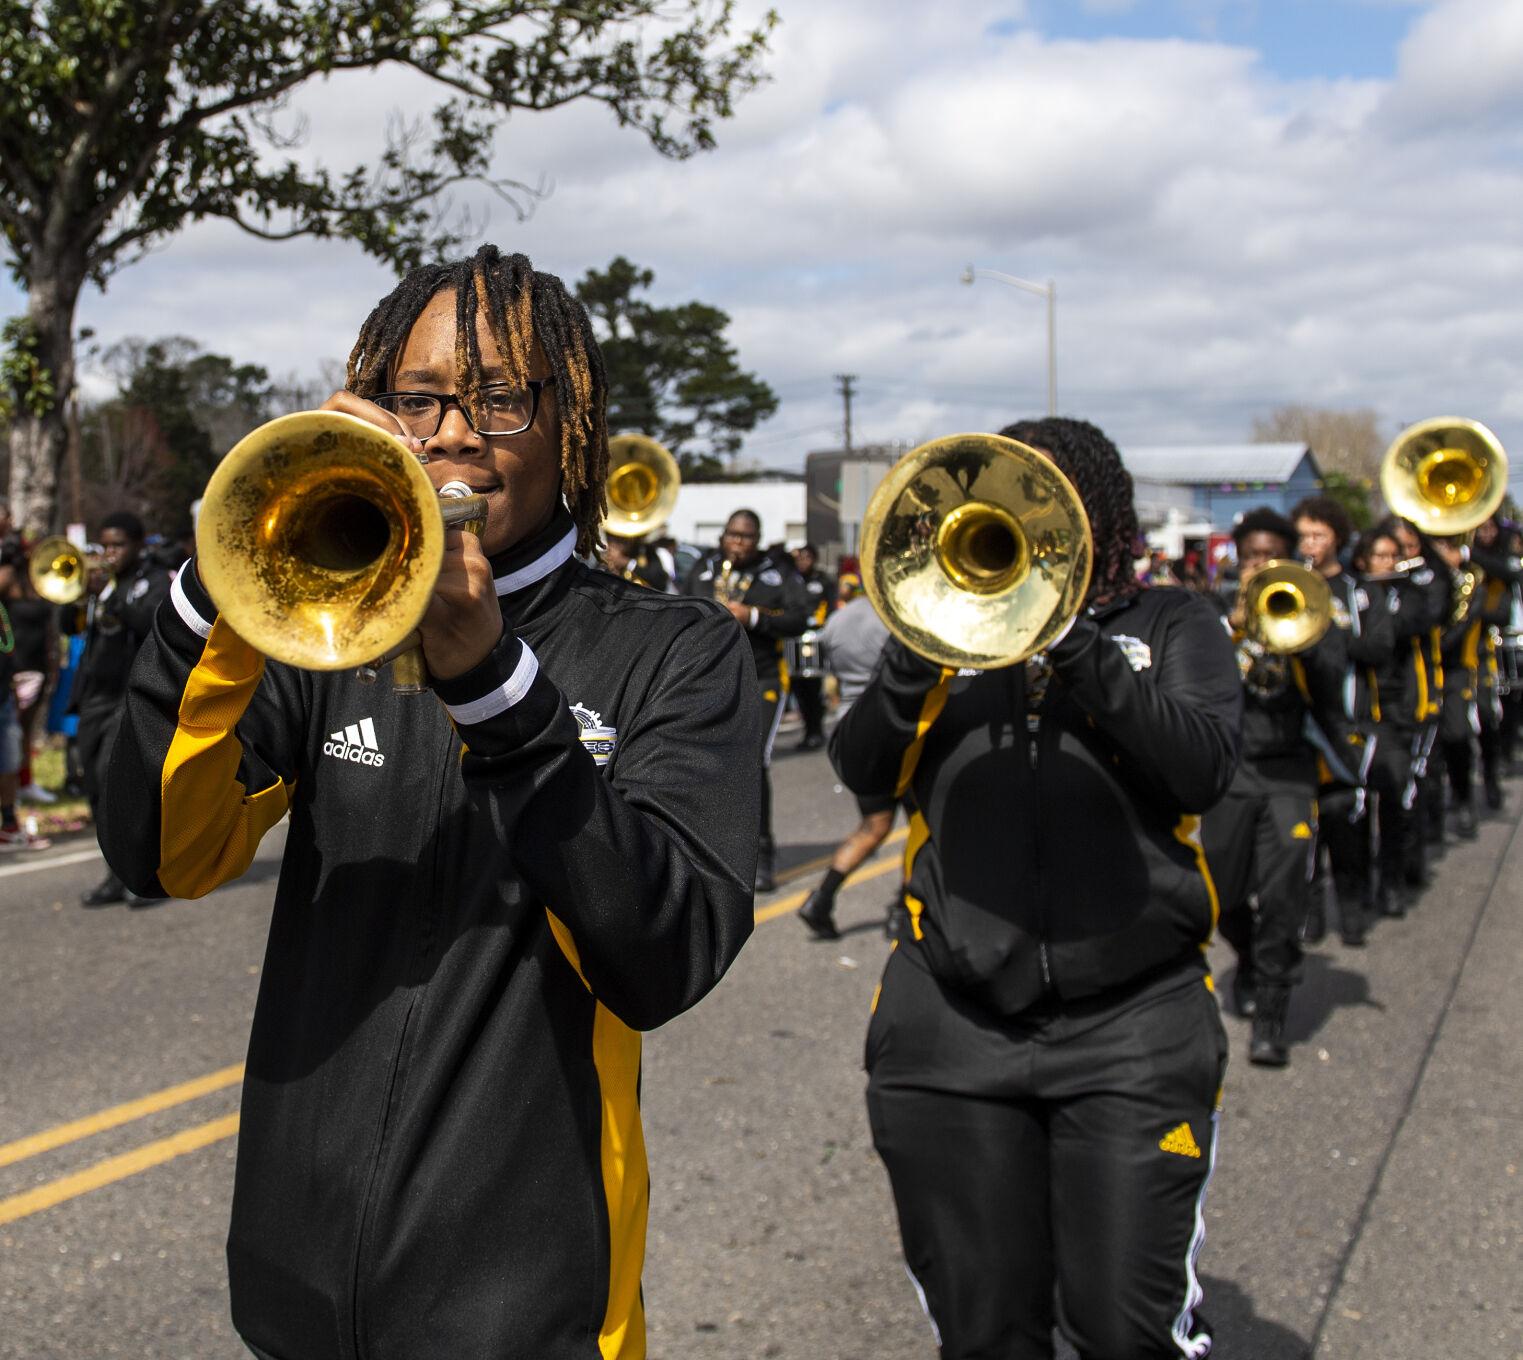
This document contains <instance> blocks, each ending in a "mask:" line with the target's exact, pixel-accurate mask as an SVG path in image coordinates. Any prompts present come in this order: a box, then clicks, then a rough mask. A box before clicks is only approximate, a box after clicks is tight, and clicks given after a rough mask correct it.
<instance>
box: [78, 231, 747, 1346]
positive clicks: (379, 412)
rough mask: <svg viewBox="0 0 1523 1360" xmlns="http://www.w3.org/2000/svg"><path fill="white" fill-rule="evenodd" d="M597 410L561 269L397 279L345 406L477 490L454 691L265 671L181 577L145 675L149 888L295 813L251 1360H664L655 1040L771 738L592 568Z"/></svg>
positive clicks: (456, 619) (248, 1208)
mask: <svg viewBox="0 0 1523 1360" xmlns="http://www.w3.org/2000/svg"><path fill="white" fill-rule="evenodd" d="M606 402H607V380H606V378H605V375H604V368H603V362H602V359H601V356H600V354H599V352H598V348H597V345H596V342H595V340H594V337H593V331H592V328H591V325H590V323H589V320H588V317H587V314H586V312H585V310H584V309H583V308H582V306H581V304H580V303H579V302H577V301H576V300H575V299H574V298H573V297H572V295H571V294H570V292H569V291H568V290H567V289H566V287H565V285H564V284H563V283H562V282H561V281H560V280H559V279H557V278H555V277H554V276H552V275H549V274H544V273H539V272H536V271H535V270H534V269H533V268H532V267H531V266H530V263H529V261H528V260H527V259H526V258H525V257H524V256H522V255H504V254H500V253H499V252H498V251H497V249H496V248H495V247H492V246H486V247H483V248H482V249H481V250H480V251H479V252H477V254H476V255H475V256H474V257H472V258H470V259H466V260H461V261H457V262H455V263H450V264H440V265H428V266H424V267H422V268H419V269H416V270H414V271H413V272H412V273H410V274H409V275H407V277H406V278H404V279H403V281H402V282H401V284H400V285H399V286H398V287H397V289H396V290H395V291H394V292H392V293H391V294H390V295H389V296H387V297H386V298H384V299H382V301H381V302H380V304H379V305H378V306H377V307H376V309H375V310H374V311H373V312H372V313H371V315H370V317H369V318H368V319H367V320H366V322H365V324H364V326H363V328H362V329H361V331H360V335H359V339H358V341H357V342H356V344H355V347H354V350H353V352H352V353H351V355H350V358H349V368H348V377H347V387H346V390H344V391H342V392H337V393H335V394H334V395H333V396H332V397H331V398H330V399H329V400H328V402H327V404H326V405H327V409H329V410H334V411H342V412H347V413H349V414H351V415H354V416H357V417H359V418H360V419H361V420H365V421H368V422H370V423H371V424H373V425H375V426H377V427H378V428H380V429H382V430H386V431H388V432H390V433H392V434H395V435H397V436H398V437H399V438H401V439H403V440H404V441H406V442H407V444H408V445H409V447H410V448H411V449H413V450H414V451H415V452H416V453H417V454H418V455H419V456H420V457H422V458H424V459H425V460H426V463H425V468H424V470H425V471H426V473H427V474H428V476H429V478H430V479H431V480H432V482H433V483H434V485H435V486H436V487H437V486H442V485H443V484H445V483H446V482H449V481H456V480H458V481H462V482H464V483H466V484H467V485H468V486H469V487H470V488H471V490H472V491H474V492H478V493H480V494H481V495H483V496H485V497H486V500H487V513H486V523H485V528H484V529H483V530H482V533H481V535H480V537H479V538H478V537H477V536H476V535H474V534H470V533H466V532H463V531H460V530H450V531H449V532H448V533H447V535H446V544H445V555H444V564H443V568H442V570H441V572H440V575H439V578H438V583H437V586H436V588H435V591H434V594H433V597H432V600H431V602H430V604H429V606H428V609H427V612H426V613H425V615H424V617H423V621H422V624H421V626H420V630H419V631H420V633H421V636H422V648H423V653H424V657H425V660H426V662H427V665H428V669H429V672H430V674H431V675H432V677H433V684H434V694H435V696H436V698H429V697H427V696H416V695H406V694H397V693H395V692H393V691H392V689H391V688H390V687H388V686H386V685H365V684H363V683H361V682H360V680H359V679H358V678H357V677H356V675H355V674H353V673H352V672H328V673H315V672H307V671H298V670H295V669H292V668H290V667H287V666H284V665H280V664H277V663H275V662H267V661H266V660H265V659H264V658H263V657H261V656H259V655H258V654H256V653H255V652H254V651H253V649H252V648H251V647H249V646H248V645H247V644H246V643H244V642H243V641H242V640H241V639H240V638H239V637H238V636H236V634H234V633H233V632H232V631H231V630H230V629H229V628H228V627H227V625H226V623H225V621H222V620H219V617H218V613H217V608H216V605H215V604H214V603H213V601H212V600H211V599H210V598H209V597H208V595H207V593H206V590H205V588H204V587H203V585H202V583H201V581H200V578H199V576H198V573H197V569H196V566H195V563H194V562H192V563H191V564H189V565H187V567H186V568H185V569H184V570H183V571H182V572H181V573H180V575H179V577H178V578H177V579H176V583H175V587H174V590H173V593H172V596H171V601H170V602H169V603H168V604H166V605H165V606H164V607H162V608H161V609H160V610H159V612H158V616H157V619H156V622H155V628H154V635H153V638H152V640H151V641H150V642H149V644H148V646H147V649H146V654H145V656H144V657H143V659H142V662H141V664H139V666H138V667H137V669H136V671H135V672H134V674H133V679H132V684H131V688H130V691H129V693H128V696H127V702H126V705H125V709H126V712H125V716H124V720H123V726H122V734H121V738H120V740H119V742H118V746H117V751H116V756H115V759H114V762H113V764H112V769H111V779H110V787H109V790H108V794H107V807H106V817H105V836H104V841H105V845H106V850H107V854H108V856H109V858H110V860H111V863H112V864H113V865H114V866H115V867H116V869H117V870H118V872H120V873H121V874H122V875H123V877H124V878H125V879H127V881H128V882H129V883H131V884H132V885H133V886H134V887H137V888H139V889H143V890H146V889H149V888H159V887H162V888H163V889H164V891H166V892H168V893H171V894H172V895H174V896H177V897H199V896H201V895H202V894H204V893H207V892H209V891H211V889H213V888H214V887H216V886H217V885H218V884H219V883H224V882H227V881H228V880H230V879H232V878H235V877H237V875H238V874H239V873H241V872H242V871H243V870H244V869H245V868H246V867H247V866H248V864H249V862H250V859H251V857H252V856H253V853H254V849H255V847H256V845H257V844H258V841H259V838H260V836H261V834H262V833H263V832H264V831H265V830H267V829H268V828H269V827H270V826H272V825H274V824H275V823H276V822H277V821H279V820H280V819H281V817H282V816H284V815H286V814H287V813H289V815H290V819H291V828H290V833H289V837H288V840H287V845H286V850H285V858H284V862H283V864H282V867H281V877H280V886H279V889H278V892H277V895H276V900H275V910H274V917H273V920H272V923H271V929H270V940H269V946H268V952H267V954H266V957H265V965H264V969H263V974H262V977H261V984H260V995H259V1002H258V1007H257V1009H256V1013H255V1018H254V1029H253V1034H252V1037H251V1039H250V1044H249V1054H248V1072H247V1076H246V1078H245V1081H244V1087H243V1122H242V1127H241V1132H240V1137H239V1146H238V1168H237V1177H236V1185H235V1191H234V1199H233V1220H232V1227H231V1232H230V1237H229V1244H228V1273H229V1280H230V1284H231V1291H232V1311H233V1320H234V1323H235V1325H236V1326H237V1328H238V1330H239V1332H240V1333H242V1335H243V1336H244V1338H245V1339H246V1341H247V1342H248V1344H249V1346H250V1348H251V1349H252V1350H253V1351H254V1353H255V1354H256V1355H259V1356H261V1357H296V1356H301V1357H303V1360H324V1358H326V1357H334V1358H335V1360H336V1358H337V1357H340V1356H350V1355H353V1354H355V1353H356V1351H358V1352H359V1353H362V1354H364V1355H366V1356H373V1357H377V1360H404V1358H405V1360H412V1358H413V1357H417V1356H423V1355H452V1356H467V1355H483V1356H484V1355H523V1356H534V1357H536V1360H584V1358H585V1357H586V1356H588V1355H589V1354H592V1355H600V1356H603V1357H616V1358H617V1360H634V1357H637V1356H641V1355H643V1354H644V1353H645V1340H644V1314H643V1307H642V1303H641V1298H640V1272H641V1263H642V1259H643V1254H644V1240H645V1222H646V1206H647V1199H648V1183H649V1182H648V1174H647V1170H646V1163H645V1153H644V1142H643V1136H642V1133H641V1125H640V1113H639V1089H640V1049H641V1040H640V1033H639V1031H641V1030H644V1029H649V1028H652V1027H653V1026H656V1025H659V1024H662V1023H663V1022H664V1021H666V1020H668V1019H670V1018H671V1017H672V1016H674V1015H676V1014H678V1013H679V1012H680V1011H682V1010H684V1009H685V1008H687V1007H689V1006H691V1005H692V1004H693V1003H694V1002H696V1001H697V1000H698V999H699V998H700V997H702V996H703V995H704V994H705V993H706V992H707V991H708V990H709V989H710V988H711V987H713V985H714V984H715V983H716V982H717V981H718V979H719V977H720V976H721V975H722V974H723V972H724V970H725V969H726V968H727V967H728V965H729V963H730V961H731V960H732V959H733V958H734V957H735V955H736V952H737V951H738V950H739V949H740V947H741V945H742V943H743V942H744V941H745V939H746V937H747V935H748V934H749V932H750V930H751V923H752V908H751V877H752V873H753V871H754V868H755V861H754V856H755V832H754V827H755V817H756V796H757V793H756V780H755V777H754V774H752V773H751V769H750V765H749V760H748V756H749V753H750V752H751V750H752V749H753V745H752V743H753V736H752V734H753V732H754V731H755V728H756V725H757V721H758V719H757V714H756V703H755V696H754V690H753V686H752V685H751V683H750V676H749V671H750V663H749V658H748V656H747V653H746V648H745V646H744V644H743V643H742V641H741V639H740V637H739V636H738V634H737V632H736V629H735V627H734V624H733V622H732V620H731V619H730V617H729V615H728V614H727V613H726V612H725V611H723V610H719V609H715V608H714V607H713V605H712V604H709V603H706V602H704V601H700V600H692V599H682V598H678V597H675V596H667V595H661V594H657V593H655V592H654V591H650V590H646V589H643V588H641V587H637V586H633V585H631V584H629V583H628V582H625V581H622V580H620V579H619V578H618V577H616V576H613V575H610V574H609V573H607V572H604V571H598V570H594V569H592V568H590V567H588V566H586V565H584V562H583V560H582V559H584V558H586V557H588V556H590V555H591V554H592V553H593V552H594V551H595V550H596V548H597V538H598V532H599V526H600V524H601V521H602V517H603V514H604V491H603V489H604V485H605V481H606V477H607V458H608V449H607V437H606V427H605V409H606ZM436 699H437V702H436ZM144 790H154V791H162V792H161V793H160V794H159V796H158V797H157V798H150V799H149V801H148V803H147V805H146V806H145V805H144Z"/></svg>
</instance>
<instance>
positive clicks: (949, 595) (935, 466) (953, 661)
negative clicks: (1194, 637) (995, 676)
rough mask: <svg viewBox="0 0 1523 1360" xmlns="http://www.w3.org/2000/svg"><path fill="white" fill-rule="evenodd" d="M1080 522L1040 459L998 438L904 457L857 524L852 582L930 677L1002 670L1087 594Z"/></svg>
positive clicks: (1061, 484) (945, 442)
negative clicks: (857, 557)
mask: <svg viewBox="0 0 1523 1360" xmlns="http://www.w3.org/2000/svg"><path fill="white" fill-rule="evenodd" d="M1092 555H1093V553H1092V545H1091V542H1090V532H1089V519H1088V517H1087V516H1086V515H1085V513H1084V506H1083V504H1082V502H1081V501H1080V500H1079V494H1078V492H1076V491H1075V490H1074V488H1073V485H1072V484H1071V483H1070V482H1069V480H1068V478H1066V477H1065V476H1064V475H1063V474H1062V472H1060V471H1059V470H1058V468H1057V465H1056V464H1054V463H1053V461H1052V460H1051V459H1050V458H1047V457H1046V456H1044V455H1043V454H1041V453H1038V452H1037V451H1036V450H1035V449H1033V448H1030V447H1028V446H1027V445H1025V444H1021V443H1018V442H1017V441H1015V440H1013V439H1006V438H1004V437H1002V436H1000V435H989V434H961V435H950V436H948V437H946V438H944V439H935V440H932V441H931V442H930V443H928V444H922V445H921V446H920V447H919V448H917V449H913V450H911V451H910V452H909V453H907V454H906V455H905V456H904V457H903V458H901V459H900V460H899V462H898V463H896V464H895V465H894V466H893V468H891V469H890V470H889V474H888V476H887V477H885V478H884V479H883V481H882V483H881V484H880V485H879V486H878V489H877V490H876V491H875V492H874V493H873V496H872V499H871V500H870V501H869V502H868V506H867V511H866V514H865V516H864V517H863V521H862V544H861V557H862V580H863V584H864V586H865V587H866V589H867V593H868V596H869V598H870V599H871V600H872V602H873V607H874V608H875V609H876V610H877V611H878V614H879V616H880V617H881V618H882V619H883V622H884V623H885V624H886V625H887V626H888V629H889V631H890V632H892V633H893V634H894V635H895V636H896V637H897V638H899V640H900V641H901V642H903V643H904V645H905V646H906V647H908V648H910V650H911V651H914V652H916V653H918V654H919V655H921V656H923V657H925V658H927V659H928V660H930V661H934V662H936V663H937V664H939V665H942V666H949V667H952V668H955V669H961V668H963V667H972V668H975V669H978V670H991V669H995V668H998V667H1000V666H1013V665H1014V664H1015V663H1016V662H1018V661H1024V660H1025V659H1026V658H1027V657H1029V656H1031V655H1033V654H1034V653H1036V652H1039V651H1041V650H1042V649H1043V648H1044V647H1047V646H1049V645H1051V643H1052V642H1053V640H1054V639H1055V638H1057V636H1058V635H1059V634H1060V633H1061V632H1062V631H1063V630H1064V628H1066V627H1067V625H1068V621H1069V620H1070V619H1071V618H1072V617H1073V616H1074V615H1075V614H1076V613H1077V612H1078V609H1079V606H1080V605H1081V604H1082V603H1083V600H1084V596H1085V593H1086V592H1087V591H1088V589H1089V576H1090V568H1091V559H1092Z"/></svg>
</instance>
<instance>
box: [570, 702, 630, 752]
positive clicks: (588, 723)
mask: <svg viewBox="0 0 1523 1360" xmlns="http://www.w3.org/2000/svg"><path fill="white" fill-rule="evenodd" d="M571 716H572V717H573V718H575V719H576V725H577V726H578V727H580V728H581V729H582V730H581V732H579V733H578V734H577V735H578V736H579V737H580V738H581V742H582V745H583V746H585V747H586V748H587V750H588V751H589V752H591V754H592V758H593V760H594V761H595V762H596V763H597V764H598V765H600V766H601V765H606V764H608V762H609V761H610V760H612V759H613V751H614V747H615V746H617V745H618V742H619V731H618V728H616V727H605V726H604V725H603V715H602V714H601V713H596V712H594V711H593V710H592V709H590V708H588V707H587V705H586V704H572V705H571Z"/></svg>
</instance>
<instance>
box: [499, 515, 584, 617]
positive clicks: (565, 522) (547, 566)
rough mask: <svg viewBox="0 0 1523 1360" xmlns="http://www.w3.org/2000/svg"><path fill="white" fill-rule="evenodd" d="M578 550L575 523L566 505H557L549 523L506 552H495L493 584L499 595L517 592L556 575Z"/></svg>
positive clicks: (505, 595) (504, 595) (515, 593)
mask: <svg viewBox="0 0 1523 1360" xmlns="http://www.w3.org/2000/svg"><path fill="white" fill-rule="evenodd" d="M575 551H576V525H575V524H574V523H572V520H571V512H570V511H569V510H567V509H566V507H565V506H564V505H561V506H557V507H556V511H555V513H554V514H553V515H551V516H550V522H549V523H548V524H546V525H545V527H544V528H543V529H541V530H540V531H539V532H538V533H536V534H531V535H530V536H529V537H528V538H526V539H524V540H523V542H521V543H515V544H514V545H513V546H512V547H511V548H509V549H507V550H506V551H505V552H500V553H494V554H493V555H492V557H491V558H490V559H489V560H490V562H491V564H492V578H493V583H494V584H495V585H496V587H497V594H498V595H499V597H507V596H510V595H517V594H519V593H521V592H522V591H525V590H528V589H530V588H531V587H532V586H536V585H538V584H539V583H540V582H541V581H544V580H546V579H547V578H548V577H551V576H553V575H554V574H555V573H556V572H557V571H558V570H559V569H560V568H561V567H563V566H565V565H566V563H567V562H569V561H570V560H571V557H572V555H573V553H574V552H575Z"/></svg>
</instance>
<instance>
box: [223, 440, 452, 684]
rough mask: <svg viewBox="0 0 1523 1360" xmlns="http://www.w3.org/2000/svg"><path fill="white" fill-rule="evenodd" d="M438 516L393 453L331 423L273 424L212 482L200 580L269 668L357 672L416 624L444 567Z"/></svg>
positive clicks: (406, 454) (394, 447)
mask: <svg viewBox="0 0 1523 1360" xmlns="http://www.w3.org/2000/svg"><path fill="white" fill-rule="evenodd" d="M437 507H438V501H437V494H436V493H435V491H434V489H433V487H432V485H431V484H430V483H429V480H428V475H427V474H426V473H425V472H424V471H423V468H422V466H421V465H420V464H419V462H418V460H417V458H416V457H414V456H413V454H412V453H411V452H410V451H409V450H408V448H407V446H406V445H405V444H403V443H402V441H401V440H399V439H395V438H393V437H392V436H391V435H389V434H387V433H385V431H383V430H380V429H377V428H376V427H375V426H374V425H371V424H369V423H367V422H366V421H363V420H360V419H358V418H357V417H355V416H350V415H344V414H342V413H340V412H337V411H303V412H300V413H298V414H296V415H289V416H281V417H279V418H278V419H276V420H272V421H270V422H269V423H268V424H265V425H261V426H260V427H259V428H258V429H257V430H255V431H253V432H252V433H251V434H249V435H247V436H245V437H244V438H243V439H242V440H241V441H239V443H238V444H236V445H235V446H234V447H233V448H232V449H231V450H230V451H229V453H228V454H227V456H226V457H225V458H224V459H223V460H222V462H221V463H220V464H218V466H217V469H216V471H215V472H213V473H212V476H211V480H210V481H209V482H208V483H207V487H206V495H205V497H204V498H203V500H202V505H201V516H200V519H199V521H198V523H197V526H196V567H197V571H198V572H199V573H200V576H201V580H202V583H203V584H204V585H205V586H206V589H207V592H208V593H209V594H210V595H211V597H212V600H213V602H214V603H215V604H216V606H217V609H218V610H219V611H220V613H221V614H222V615H223V617H224V618H225V619H226V620H227V622H228V623H229V624H230V625H231V627H232V628H233V631H234V632H236V633H237V634H238V635H239V636H240V637H242V638H243V639H244V640H245V641H246V642H249V643H250V644H252V645H253V646H254V647H256V648H257V649H258V650H259V651H261V652H263V653H264V654H265V655H266V656H270V657H273V658H275V659H276V660H277V661H283V662H285V663H287V664H288V665H292V666H299V667H301V668H302V669H304V670H319V671H332V670H344V669H347V668H349V667H352V666H360V665H364V664H365V663H367V662H369V661H370V660H372V659H373V658H375V657H379V656H383V655H385V654H386V653H388V652H390V651H391V650H392V649H393V648H394V647H396V646H397V645H398V644H399V643H401V642H402V641H403V640H404V639H406V638H407V637H409V636H410V635H411V634H412V633H413V632H414V630H415V629H416V628H417V626H418V621H419V620H420V619H421V618H422V617H423V611H424V610H425V609H426V608H427V606H428V601H429V597H430V595H431V594H432V592H433V586H434V581H435V580H436V578H437V577H438V574H439V567H440V564H441V562H442V561H443V558H444V523H443V520H442V518H441V516H440V513H439V510H438V508H437Z"/></svg>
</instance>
